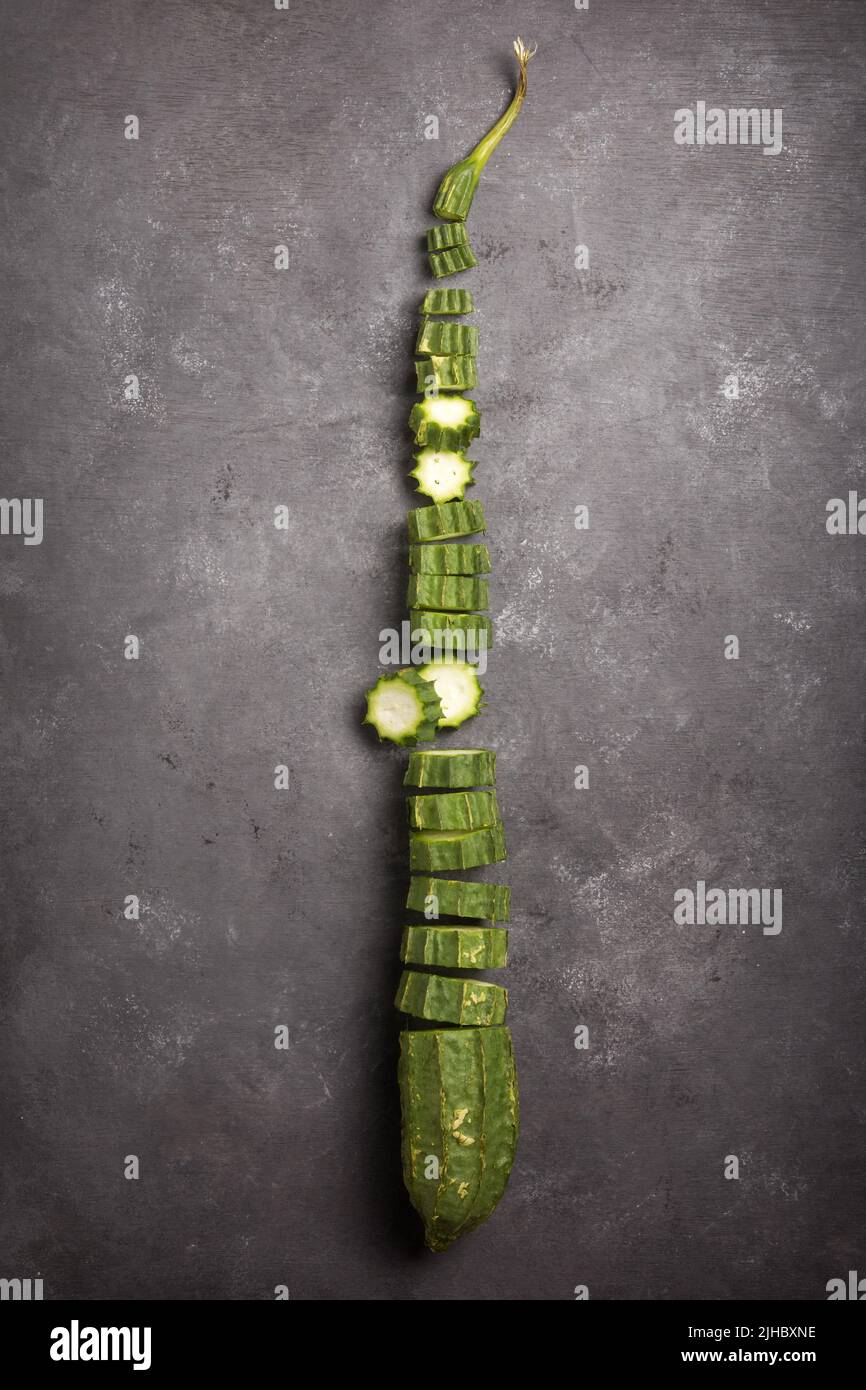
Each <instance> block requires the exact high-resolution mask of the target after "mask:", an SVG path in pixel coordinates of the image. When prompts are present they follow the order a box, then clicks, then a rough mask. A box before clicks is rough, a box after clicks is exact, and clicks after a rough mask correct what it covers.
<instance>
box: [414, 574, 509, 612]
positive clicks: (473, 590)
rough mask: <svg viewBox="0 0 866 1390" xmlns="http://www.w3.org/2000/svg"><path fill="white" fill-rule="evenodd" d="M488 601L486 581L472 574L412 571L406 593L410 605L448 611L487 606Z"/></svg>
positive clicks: (469, 609)
mask: <svg viewBox="0 0 866 1390" xmlns="http://www.w3.org/2000/svg"><path fill="white" fill-rule="evenodd" d="M489 602H490V595H489V592H488V583H487V580H486V579H481V578H479V577H478V576H477V575H469V574H413V575H411V576H410V579H409V589H408V591H407V595H406V603H407V606H408V607H409V608H433V609H441V610H442V611H443V612H446V613H455V612H456V613H466V612H471V611H472V610H473V609H478V608H487V607H488V605H489Z"/></svg>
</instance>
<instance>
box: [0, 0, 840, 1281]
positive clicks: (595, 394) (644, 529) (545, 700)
mask: <svg viewBox="0 0 866 1390" xmlns="http://www.w3.org/2000/svg"><path fill="white" fill-rule="evenodd" d="M518 33H520V34H521V35H522V36H523V37H524V38H525V39H534V40H536V41H537V42H538V44H539V56H538V58H537V60H536V61H535V63H534V65H533V67H532V69H531V73H530V95H529V100H528V103H527V107H526V109H525V112H524V114H523V116H522V117H521V120H520V122H519V124H518V125H517V126H516V127H515V129H514V131H513V132H512V134H511V136H510V137H509V140H508V142H507V145H506V146H503V148H502V150H501V151H500V152H499V153H498V154H497V155H496V156H495V157H494V160H493V161H492V163H491V164H490V166H489V168H488V172H487V174H486V175H485V179H484V183H483V186H482V189H481V191H480V193H479V195H478V197H477V199H476V205H475V206H474V207H473V211H472V216H471V220H470V231H471V236H472V241H473V244H474V245H475V248H476V251H477V253H478V255H479V259H480V264H479V266H478V268H477V270H475V271H473V272H472V273H471V274H470V275H469V276H466V277H464V283H467V284H469V285H470V286H471V288H472V290H473V292H474V294H475V296H476V299H477V303H478V314H477V322H478V324H479V326H480V330H481V355H480V364H479V368H480V376H481V384H480V386H479V388H478V391H477V393H476V394H477V398H478V401H479V404H480V406H481V408H482V410H483V416H484V422H483V439H482V440H481V441H480V442H479V444H478V446H477V448H476V449H475V453H476V455H477V457H478V459H479V461H480V465H479V468H478V487H477V489H476V494H477V495H478V496H479V497H480V498H481V499H482V500H483V501H484V503H485V506H486V507H487V510H488V515H489V520H490V528H491V529H490V537H489V539H490V543H491V545H492V548H493V554H494V559H495V566H496V568H495V574H494V577H493V586H492V592H493V609H494V614H495V616H496V620H497V624H498V627H497V631H498V637H499V640H498V644H497V648H496V651H495V653H494V656H493V661H492V666H491V669H490V672H489V676H488V679H487V689H488V697H489V707H488V710H487V713H486V714H485V716H484V719H483V722H482V721H480V720H479V721H478V724H477V726H476V728H473V729H472V736H471V739H468V738H467V736H466V733H467V731H465V730H464V731H463V733H462V734H459V735H458V736H457V741H458V742H459V743H461V744H465V743H466V742H472V741H479V740H480V741H483V742H486V743H489V744H491V745H492V746H494V747H495V748H496V749H497V750H498V753H499V762H500V774H501V775H500V798H501V803H502V806H503V811H504V814H505V816H506V823H507V831H508V838H509V846H510V850H511V857H510V862H509V865H508V872H509V875H510V880H511V883H512V888H513V895H514V905H515V910H514V913H513V921H512V945H513V964H512V967H511V969H510V971H509V972H508V983H509V985H510V987H511V990H512V1009H511V1021H512V1023H513V1030H514V1036H515V1041H516V1046H517V1051H518V1059H519V1067H520V1077H521V1082H522V1100H523V1117H524V1124H523V1136H522V1142H521V1148H520V1152H519V1160H518V1164H517V1167H516V1170H515V1172H514V1176H513V1179H512V1183H511V1186H510V1188H509V1191H508V1193H507V1195H506V1198H505V1199H504V1201H503V1203H502V1205H501V1207H500V1209H499V1211H498V1212H497V1213H496V1215H495V1217H494V1218H493V1219H492V1220H491V1221H490V1222H489V1223H488V1224H487V1225H486V1226H484V1227H483V1228H482V1229H481V1230H479V1231H478V1232H477V1233H476V1234H475V1235H473V1236H472V1237H470V1238H469V1239H467V1240H466V1241H465V1243H462V1244H458V1246H456V1247H455V1248H454V1249H453V1250H452V1251H451V1252H450V1253H449V1254H448V1255H447V1256H443V1255H439V1256H431V1255H428V1254H426V1253H425V1252H424V1251H423V1250H421V1249H420V1248H419V1239H418V1234H419V1228H418V1225H417V1223H416V1219H415V1216H414V1213H413V1212H412V1211H411V1209H410V1208H409V1206H408V1203H407V1201H406V1198H405V1195H404V1193H403V1190H402V1187H401V1178H400V1167H399V1147H398V1107H397V1096H396V1091H395V1056H396V1041H397V1023H396V1019H395V1015H394V1014H393V1012H392V1008H391V999H392V995H393V991H394V987H395V983H396V979H397V974H398V964H397V944H398V939H399V933H400V927H401V924H402V920H403V912H402V909H401V901H402V897H403V894H404V892H405V884H406V845H405V835H404V830H403V825H402V806H401V788H400V784H399V782H400V770H401V767H402V763H403V758H402V755H401V754H400V753H399V752H398V751H397V750H394V749H388V748H382V747H379V746H377V744H376V743H375V740H373V739H371V738H370V737H368V736H367V734H368V732H369V731H365V730H362V729H360V728H359V720H360V717H361V712H362V708H363V701H362V692H363V690H364V688H365V686H366V685H367V684H369V683H370V681H371V679H372V678H373V677H374V676H375V673H376V670H377V653H378V632H379V629H380V628H382V627H384V626H386V625H389V624H392V623H395V622H398V621H399V620H400V619H401V618H402V617H403V616H404V613H403V589H404V586H405V581H406V575H405V570H404V565H405V559H404V545H405V541H404V513H405V509H406V507H407V506H409V505H411V494H410V492H409V490H408V488H407V487H406V485H405V483H404V478H403V474H404V471H405V464H406V461H407V459H408V457H409V447H410V445H409V436H408V434H407V431H406V429H405V418H406V414H407V412H408V409H409V403H410V362H411V345H412V337H413V324H414V321H415V320H414V314H415V309H416V306H417V303H418V301H419V298H420V295H421V294H422V292H423V290H424V288H425V286H426V284H427V283H428V281H427V278H426V273H425V266H424V262H423V257H422V256H421V254H420V251H419V245H420V242H419V238H420V235H421V233H422V232H423V229H424V227H425V226H426V225H427V224H428V222H429V217H430V214H429V204H430V197H431V194H432V191H433V189H434V188H435V185H436V183H437V182H438V179H439V177H440V175H441V174H442V172H443V171H444V169H445V168H446V167H447V166H448V164H449V163H451V162H452V161H453V160H454V159H455V158H457V157H459V156H461V155H462V154H463V153H464V152H466V150H467V149H468V148H469V147H470V146H471V145H472V144H473V143H474V141H475V140H476V138H477V137H478V136H479V135H480V134H481V132H482V131H483V130H484V129H485V128H486V126H487V125H488V123H489V122H490V120H491V119H492V118H493V117H494V116H495V115H496V114H498V112H499V111H500V109H501V108H502V106H503V104H504V102H505V100H506V98H507V96H508V92H509V84H510V82H511V78H512V69H513V63H512V62H511V61H510V57H509V50H510V43H511V40H512V38H513V37H514V36H515V35H516V34H518ZM864 36H866V12H864V9H863V7H862V5H860V4H858V3H853V0H852V2H851V3H845V2H844V0H839V2H838V3H828V4H824V5H820V6H819V5H815V4H810V3H808V0H784V2H783V0H768V3H758V2H757V0H754V2H753V3H747V0H735V2H734V3H728V4H723V3H720V0H711V2H710V3H703V4H701V5H696V4H694V3H692V0H655V3H653V4H652V5H648V4H646V3H641V0H592V2H591V8H590V10H589V12H587V13H581V12H578V11H575V9H574V7H573V6H572V4H571V3H570V0H547V2H546V3H541V0H529V2H528V3H514V2H513V0H460V3H459V4H458V3H436V0H430V3H426V4H423V5H411V6H409V5H407V4H405V3H398V0H386V2H385V3H382V0H378V3H376V4H372V3H365V4H360V3H357V2H356V3H348V0H342V3H323V4H319V5H303V4H301V3H300V0H291V5H290V9H289V12H288V13H283V12H277V11H274V9H273V7H272V6H271V5H270V4H269V3H267V2H266V0H258V3H252V2H251V0H208V3H205V2H204V0H197V3H181V2H180V0H149V2H148V3H147V4H137V3H134V0H111V3H109V0H95V2H93V3H85V4H77V5H62V4H59V3H44V0H31V3H29V4H28V5H26V6H21V5H13V4H11V3H8V2H7V3H6V4H5V5H3V7H2V33H0V39H2V44H0V47H2V50H3V65H4V68H5V71H4V73H3V82H2V92H3V94H2V110H3V118H4V128H5V131H6V134H5V139H4V162H5V164H6V171H7V172H6V178H5V198H4V211H5V214H6V220H7V233H6V237H5V239H4V240H5V249H4V251H3V267H2V268H3V275H2V287H3V288H2V300H3V327H4V339H5V347H4V353H3V373H2V396H3V407H4V413H5V424H4V440H3V492H4V495H6V496H32V497H43V498H44V500H45V536H44V541H43V543H42V545H41V546H31V547H24V546H23V544H22V541H21V539H20V538H14V537H10V536H7V537H3V538H2V539H0V557H2V571H0V572H2V593H3V605H2V613H3V622H2V677H3V688H4V706H3V719H2V756H3V762H4V777H3V783H4V795H3V832H2V844H3V859H4V861H5V863H4V869H3V898H4V931H3V944H4V963H3V970H2V981H3V982H2V1005H3V1015H4V1029H5V1043H4V1054H3V1055H4V1070H5V1074H6V1095H5V1100H4V1102H3V1114H2V1134H3V1141H2V1142H3V1149H4V1162H3V1168H4V1178H5V1191H6V1195H5V1203H4V1213H3V1216H4V1230H3V1238H2V1247H0V1248H2V1268H0V1275H2V1276H4V1277H11V1276H19V1277H26V1276H36V1275H41V1276H42V1277H43V1279H44V1280H45V1289H46V1296H47V1297H55V1298H57V1297H79V1296H80V1297H84V1298H96V1297H109V1298H111V1297H133V1298H166V1297H170V1298H183V1299H211V1298H234V1299H268V1298H272V1297H273V1290H274V1287H275V1285H277V1284H282V1283H285V1284H287V1285H288V1286H289V1288H290V1290H291V1295H292V1297H293V1298H297V1299H485V1300H486V1299H568V1298H571V1297H573V1290H574V1288H575V1286H576V1285H578V1284H586V1285H587V1286H588V1287H589V1291H590V1296H591V1297H592V1298H601V1299H626V1298H637V1299H672V1298H687V1297H695V1298H704V1299H706V1298H715V1297H743V1298H749V1299H756V1298H762V1297H769V1298H781V1299H820V1298H823V1297H824V1296H825V1293H824V1290H825V1284H826V1281H827V1280H828V1279H829V1278H831V1277H835V1276H843V1277H844V1276H845V1275H846V1273H847V1271H848V1270H849V1269H851V1268H856V1269H859V1270H860V1272H861V1273H866V1229H864V1221H863V1216H864V1185H866V1164H864V1158H866V1114H864V1056H863V1051H864V1034H863V1008H864V966H863V939H862V918H861V904H862V887H863V880H862V876H860V865H861V863H862V859H861V854H862V828H863V810H864V806H863V798H862V790H863V788H862V773H861V762H860V757H861V753H860V749H861V734H862V701H863V696H862V689H863V674H864V670H863V668H864V659H863V658H864V643H863V640H862V623H863V609H862V589H863V577H864V567H863V556H864V548H866V538H864V537H857V536H842V537H830V536H828V535H827V533H826V530H825V505H826V502H827V499H828V498H830V497H832V496H846V495H847V492H848V490H849V489H856V488H860V489H866V481H864V470H863V463H862V460H863V427H864V409H863V365H864V363H863V341H864V336H863V314H864V310H863V300H862V291H863V284H864V276H863V259H862V229H863V223H864V211H866V208H864V203H866V199H864V194H863V187H862V168H863V155H864V143H866V142H864V115H866V113H864V103H863V98H862V62H863V52H864ZM698 100H705V101H707V102H708V103H710V104H718V105H721V106H723V107H729V106H748V105H756V106H759V107H781V108H782V109H783V112H784V146H785V148H784V150H783V151H782V153H781V154H779V155H778V157H765V156H764V155H763V154H762V153H761V151H760V149H753V148H733V147H722V148H714V149H687V148H680V147H678V146H677V145H675V143H674V140H673V128H674V120H673V113H674V111H675V110H676V109H677V108H678V107H680V106H683V105H687V104H691V103H694V102H696V101H698ZM131 113H134V114H136V115H137V116H138V117H139V119H140V122H141V135H140V139H139V141H138V142H137V143H136V142H132V141H127V140H125V139H124V138H123V120H124V117H125V116H126V115H127V114H131ZM431 114H435V115H437V116H438V118H439V122H440V136H439V139H438V141H435V140H427V139H425V138H424V124H425V118H426V117H427V116H428V115H431ZM283 242H284V243H285V244H286V245H287V246H288V247H289V256H290V266H289V269H288V270H286V271H284V272H279V271H277V270H275V269H274V267H273V248H274V246H275V245H277V244H279V243H283ZM578 244H585V245H587V246H588V247H589V250H590V269H589V270H585V271H578V270H576V269H575V268H574V252H575V246H576V245H578ZM455 283H456V282H455ZM129 373H135V374H137V375H138V376H139V377H140V382H141V391H142V395H141V399H140V400H139V401H138V402H134V401H132V402H127V401H125V400H124V396H123V382H124V378H125V377H126V376H127V375H128V374H129ZM731 373H736V374H738V376H739V381H740V397H739V399H738V400H728V399H726V398H725V396H724V395H723V394H722V392H721V388H722V385H723V383H724V379H725V377H726V376H727V375H729V374H731ZM280 503H286V504H288V506H289V508H290V526H289V530H288V532H279V531H277V530H275V528H274V526H273V524H272V515H273V508H274V507H275V506H277V505H278V504H280ZM579 504H587V505H588V506H589V508H590V527H589V530H588V531H582V532H579V531H576V530H575V527H574V508H575V506H576V505H579ZM129 633H134V634H136V635H137V636H138V637H139V639H140V642H141V656H140V659H139V660H138V661H137V662H135V661H126V660H124V659H123V642H124V637H125V635H126V634H129ZM729 634H736V635H737V636H738V637H739V641H740V649H741V650H740V659H739V660H738V661H727V660H725V659H724V655H723V644H724V639H725V637H726V636H727V635H729ZM281 762H285V763H287V764H288V766H289V768H290V776H291V787H290V790H289V791H288V792H277V791H275V790H274V788H273V769H274V766H275V765H276V764H278V763H281ZM576 764H586V765H587V766H588V767H589V770H590V786H589V789H588V790H586V791H580V792H578V791H575V790H574V788H573V780H574V774H573V768H574V766H575V765H576ZM698 878H703V879H705V880H706V881H707V882H708V883H709V884H713V885H721V886H724V887H728V886H755V887H759V886H760V887H775V888H781V889H782V890H783V893H784V925H783V929H782V932H781V934H779V935H778V936H775V937H771V936H765V935H763V934H762V933H761V931H760V928H758V927H754V926H749V927H744V928H743V927H699V926H696V927H677V926H675V925H674V923H673V920H672V912H673V895H674V892H675V891H676V889H677V888H680V887H686V886H689V885H691V886H694V885H695V883H696V880H697V879H698ZM128 894H138V895H140V898H141V903H142V915H141V920H140V921H139V922H138V923H136V922H131V921H126V920H124V918H123V913H122V908H123V902H124V898H125V897H126V895H128ZM281 1023H284V1024H286V1025H287V1026H288V1028H289V1033H290V1048H289V1050H288V1051H277V1050H275V1048H274V1045H273V1038H274V1031H273V1030H274V1028H275V1027H276V1026H277V1025H279V1024H281ZM579 1024H586V1025H587V1026H588V1028H589V1031H590V1047H589V1049H588V1050H586V1051H577V1050H575V1048H574V1046H573V1036H574V1029H575V1027H576V1026H577V1025H579ZM129 1154H135V1155H137V1156H138V1157H139V1160H140V1165H141V1176H140V1178H139V1180H138V1181H137V1182H136V1181H127V1180H125V1179H124V1176H123V1163H124V1158H125V1156H126V1155H129ZM726 1155H736V1156H737V1157H738V1158H739V1162H740V1178H739V1181H726V1180H725V1178H724V1176H723V1165H724V1162H725V1157H726Z"/></svg>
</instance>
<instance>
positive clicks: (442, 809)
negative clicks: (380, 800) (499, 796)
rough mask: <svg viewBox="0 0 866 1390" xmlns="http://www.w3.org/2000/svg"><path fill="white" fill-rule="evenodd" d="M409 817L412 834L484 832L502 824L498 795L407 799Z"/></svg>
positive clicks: (448, 794) (440, 794) (477, 793)
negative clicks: (453, 831)
mask: <svg viewBox="0 0 866 1390" xmlns="http://www.w3.org/2000/svg"><path fill="white" fill-rule="evenodd" d="M406 813H407V815H408V817H409V825H410V827H411V829H412V830H482V829H484V828H485V827H486V826H489V825H497V824H501V820H500V816H499V809H498V807H497V805H496V793H495V792H486V791H461V792H433V793H429V794H428V795H427V796H407V798H406Z"/></svg>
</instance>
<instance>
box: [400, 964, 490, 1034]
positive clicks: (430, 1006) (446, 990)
mask: <svg viewBox="0 0 866 1390" xmlns="http://www.w3.org/2000/svg"><path fill="white" fill-rule="evenodd" d="M394 1007H395V1008H397V1009H399V1010H400V1013H403V1014H411V1015H412V1017H413V1018H424V1019H427V1020H429V1021H431V1022H434V1023H457V1024H460V1025H461V1026H464V1025H465V1026H467V1027H470V1028H492V1027H495V1026H496V1024H498V1023H504V1022H505V1015H506V1013H507V1011H508V990H507V989H504V988H503V987H502V985H492V984H491V983H490V982H489V980H460V979H457V978H455V977H454V976H453V975H423V974H421V972H420V971H418V970H404V971H403V974H402V975H401V976H400V984H399V985H398V987H397V997H396V999H395V1000H394Z"/></svg>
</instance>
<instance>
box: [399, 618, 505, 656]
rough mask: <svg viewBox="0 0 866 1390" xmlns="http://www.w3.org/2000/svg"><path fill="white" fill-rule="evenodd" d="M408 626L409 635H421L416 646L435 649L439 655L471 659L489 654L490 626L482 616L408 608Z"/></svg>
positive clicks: (490, 646)
mask: <svg viewBox="0 0 866 1390" xmlns="http://www.w3.org/2000/svg"><path fill="white" fill-rule="evenodd" d="M409 624H410V627H411V628H412V631H413V632H416V631H417V632H420V633H423V634H424V636H423V637H419V638H418V639H417V640H418V641H419V642H423V641H426V642H427V644H428V646H432V647H438V648H439V649H440V650H441V651H443V652H446V651H453V652H456V653H457V655H458V656H459V654H460V652H461V651H467V652H469V649H470V647H471V653H470V654H472V655H476V656H477V654H478V652H480V651H482V650H483V651H490V650H491V648H492V646H493V623H492V621H491V619H490V618H488V617H487V615H486V614H485V613H443V612H441V611H439V612H437V611H436V610H435V609H432V610H431V609H424V608H410V610H409Z"/></svg>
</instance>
